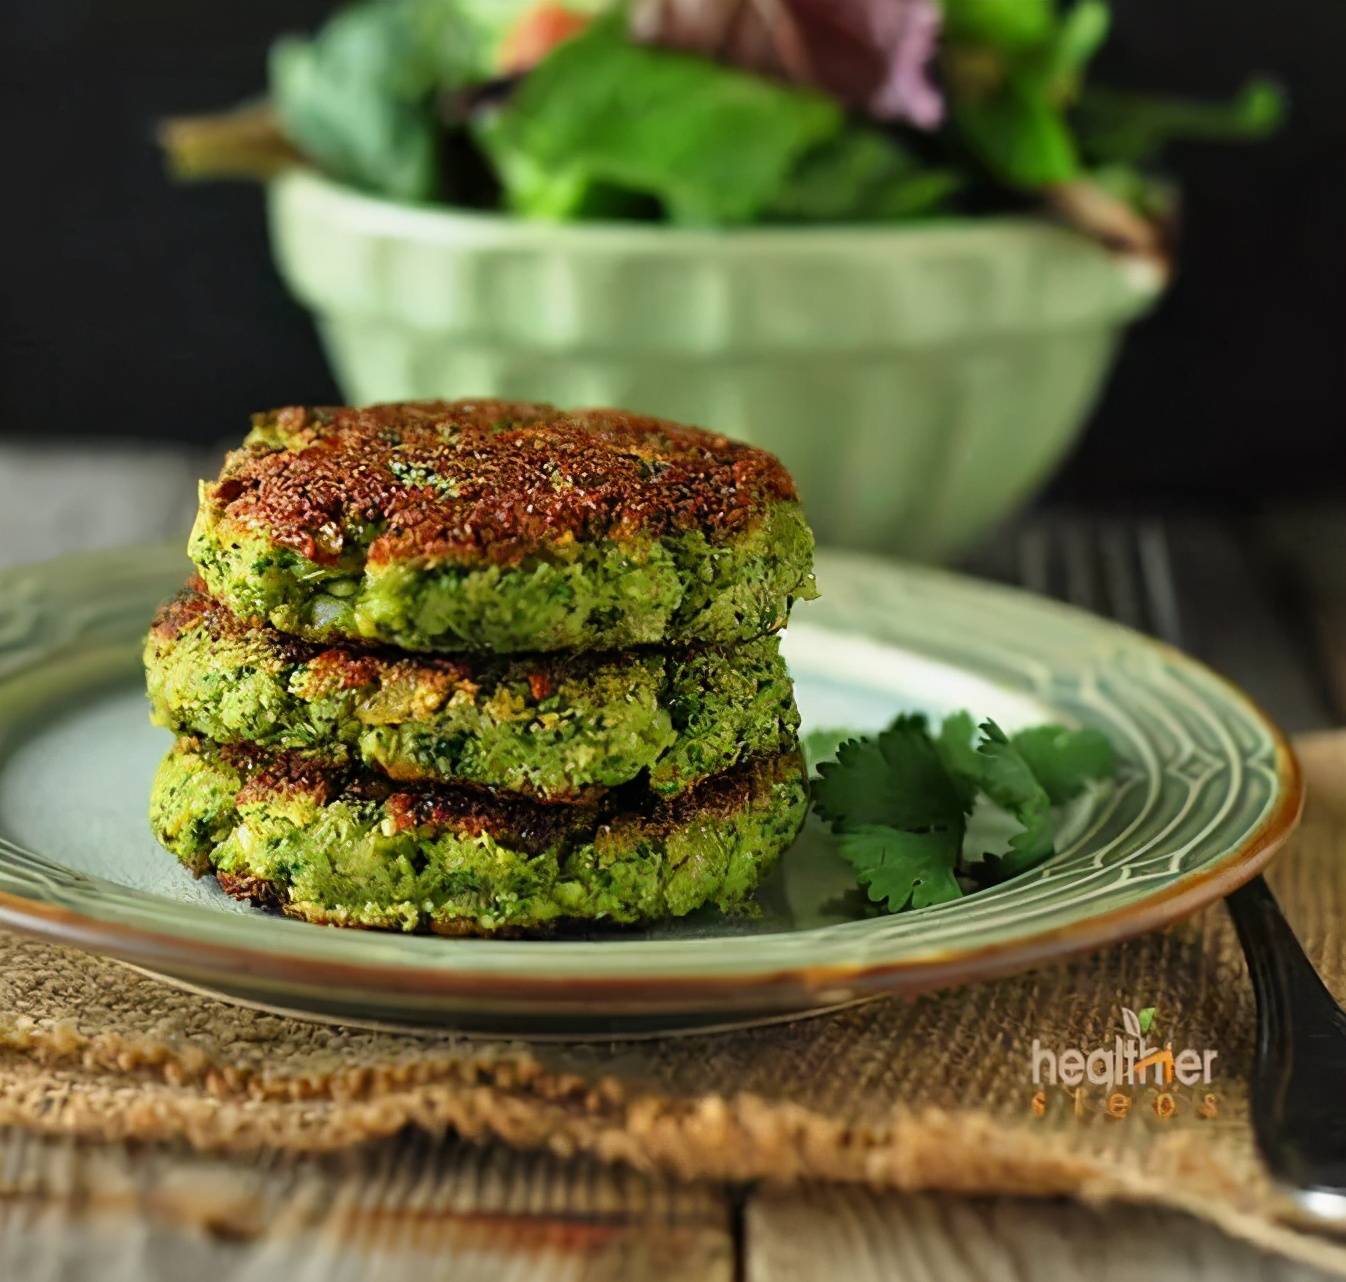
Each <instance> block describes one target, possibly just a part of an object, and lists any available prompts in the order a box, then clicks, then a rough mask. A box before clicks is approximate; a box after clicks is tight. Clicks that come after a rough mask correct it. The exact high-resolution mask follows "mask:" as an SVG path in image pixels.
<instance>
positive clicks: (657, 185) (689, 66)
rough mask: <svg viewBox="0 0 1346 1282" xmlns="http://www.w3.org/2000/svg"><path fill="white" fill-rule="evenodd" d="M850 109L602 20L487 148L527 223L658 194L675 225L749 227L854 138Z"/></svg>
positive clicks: (532, 80) (482, 128)
mask: <svg viewBox="0 0 1346 1282" xmlns="http://www.w3.org/2000/svg"><path fill="white" fill-rule="evenodd" d="M842 123H843V114H842V111H841V108H840V107H839V106H838V105H837V103H836V102H834V101H833V100H831V99H829V98H825V97H823V96H822V95H821V94H818V93H813V92H811V91H807V90H802V89H794V88H789V87H786V86H783V85H779V84H776V83H774V82H772V81H769V80H766V79H763V78H761V77H758V76H754V75H750V74H749V73H747V72H743V71H737V70H734V69H732V68H729V67H723V66H720V65H718V64H716V63H713V62H709V61H707V60H705V59H702V58H697V57H692V56H689V55H684V54H679V53H674V52H671V51H669V50H664V49H651V48H647V47H645V46H643V45H639V44H634V43H632V42H631V41H630V40H628V39H627V38H626V35H625V33H624V31H623V30H622V28H621V26H620V24H619V23H618V22H616V21H614V20H610V19H604V20H598V21H595V22H593V23H592V24H591V25H590V26H589V28H588V29H587V30H586V31H585V32H584V33H583V34H582V35H580V36H577V37H575V38H574V39H572V40H568V41H566V42H565V43H564V44H561V45H559V46H558V47H557V48H555V49H554V50H552V52H551V53H550V54H548V55H547V57H546V58H544V59H543V60H542V62H541V63H539V64H538V66H537V67H535V68H534V69H533V71H532V72H531V73H530V74H529V75H528V76H527V77H526V78H525V79H524V81H523V83H522V84H520V85H519V87H518V89H517V90H516V92H515V93H514V94H513V96H512V97H511V98H510V100H509V101H508V102H507V103H506V104H505V105H504V106H503V107H501V108H499V109H498V111H497V112H496V114H495V115H494V117H493V118H490V119H488V120H485V121H483V122H482V123H481V124H480V125H479V126H478V139H479V141H480V143H481V145H482V147H483V148H484V149H485V150H486V152H487V154H488V155H489V156H490V157H491V159H492V161H493V162H494V164H495V166H496V169H497V171H498V172H499V174H500V177H501V179H502V181H503V183H504V187H505V194H506V198H507V199H508V201H509V203H510V205H511V206H512V207H513V208H514V209H515V210H516V211H518V212H519V213H523V214H527V215H532V216H537V217H546V218H566V217H570V216H572V214H573V213H574V211H575V210H576V209H577V208H580V207H582V205H583V202H584V201H585V200H586V198H587V197H588V195H589V193H590V192H591V190H592V189H593V188H594V187H595V186H598V187H602V188H611V189H615V190H617V191H626V192H635V193H640V194H643V195H647V196H652V197H655V198H656V199H657V200H658V201H659V203H660V205H661V206H662V208H663V210H664V211H665V213H666V214H667V216H668V218H669V219H670V220H671V221H673V222H675V223H691V224H725V223H745V222H750V221H752V220H753V219H755V218H757V217H759V216H761V215H762V213H763V211H765V210H766V209H767V208H768V207H769V206H770V205H771V203H772V201H773V200H774V199H776V198H777V196H779V195H780V193H781V192H782V190H783V188H784V185H785V181H786V178H787V175H789V174H790V173H791V171H792V170H793V168H794V166H795V164H796V163H797V162H798V161H799V160H800V159H801V158H802V157H803V156H804V155H805V154H806V153H808V152H809V151H810V149H812V148H813V147H815V146H817V145H818V144H820V143H822V142H824V141H825V140H827V139H829V138H832V137H833V136H834V135H836V134H837V133H839V132H840V130H841V127H842Z"/></svg>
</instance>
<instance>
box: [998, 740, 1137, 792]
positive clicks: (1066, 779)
mask: <svg viewBox="0 0 1346 1282" xmlns="http://www.w3.org/2000/svg"><path fill="white" fill-rule="evenodd" d="M1011 742H1012V743H1013V744H1014V746H1015V748H1016V749H1018V752H1019V755H1020V756H1022V757H1023V759H1024V760H1025V761H1026V762H1027V763H1028V768H1029V769H1030V770H1031V771H1032V772H1033V774H1034V775H1035V776H1036V777H1037V780H1038V782H1039V783H1040V784H1041V785H1042V786H1043V788H1045V789H1046V791H1047V795H1048V796H1049V797H1050V798H1051V800H1052V804H1053V805H1056V806H1059V805H1061V804H1062V803H1064V802H1067V801H1069V800H1070V799H1071V798H1072V797H1077V796H1079V794H1080V793H1081V792H1082V791H1083V790H1084V785H1085V784H1086V783H1087V782H1088V781H1089V780H1090V779H1104V778H1106V777H1107V776H1108V775H1110V774H1111V773H1112V771H1113V769H1114V767H1115V764H1116V763H1115V760H1114V756H1113V751H1112V744H1111V743H1109V742H1108V739H1107V736H1106V735H1104V734H1101V733H1100V732H1099V731H1097V730H1067V729H1066V728H1065V727H1064V726H1033V727H1032V728H1031V729H1029V730H1020V731H1019V733H1018V734H1016V735H1015V736H1014V738H1013V739H1012V740H1011Z"/></svg>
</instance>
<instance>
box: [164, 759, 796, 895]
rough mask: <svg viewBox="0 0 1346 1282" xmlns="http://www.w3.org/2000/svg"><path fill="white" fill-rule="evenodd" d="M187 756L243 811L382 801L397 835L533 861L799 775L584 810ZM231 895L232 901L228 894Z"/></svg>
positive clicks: (787, 768)
mask: <svg viewBox="0 0 1346 1282" xmlns="http://www.w3.org/2000/svg"><path fill="white" fill-rule="evenodd" d="M179 747H180V749H182V750H187V751H197V752H199V751H213V752H215V753H217V754H218V756H219V758H220V760H221V761H223V762H224V763H225V764H227V765H229V766H231V767H232V768H233V769H234V770H236V771H237V772H238V773H239V775H240V776H241V777H242V779H243V785H242V787H241V788H240V790H239V792H238V796H237V803H238V804H239V805H248V804H249V803H265V802H266V801H268V800H270V799H280V798H284V797H288V796H295V795H307V796H309V797H311V798H312V799H313V801H314V802H315V803H316V804H318V805H323V806H325V805H330V804H332V803H333V802H336V801H339V800H346V801H351V802H370V801H372V802H377V803H380V804H382V806H383V808H384V813H385V815H386V816H387V817H388V818H389V819H390V820H391V821H392V823H393V824H394V826H395V828H396V830H397V831H405V830H409V829H422V830H425V831H427V832H433V831H435V830H437V829H438V830H446V831H452V832H455V833H459V834H466V835H470V836H480V835H489V836H491V837H493V838H495V839H496V840H498V841H501V842H505V843H508V844H509V845H511V846H514V847H516V848H518V849H521V850H524V851H527V852H529V853H532V854H537V853H541V852H542V851H544V850H547V849H549V848H552V847H554V846H557V845H562V846H565V845H570V844H573V843H577V842H580V841H584V840H588V839H590V838H592V837H593V835H594V833H595V832H596V831H597V830H598V829H600V828H602V827H607V826H622V825H626V824H632V823H634V824H638V825H639V827H640V829H641V830H642V832H643V833H645V834H646V835H647V836H650V837H657V836H659V835H662V834H666V833H670V832H673V831H676V830H677V829H679V828H683V827H686V826H687V825H688V824H691V823H692V822H694V821H696V820H706V819H716V818H723V817H727V816H731V815H734V814H737V813H739V812H741V811H743V810H746V809H747V808H748V807H749V806H750V805H751V804H752V803H753V801H754V800H756V799H759V798H762V797H764V796H765V795H766V794H768V793H769V791H770V788H771V785H772V783H773V782H775V781H777V780H780V779H783V778H785V777H786V776H787V775H789V774H791V773H794V774H798V773H800V771H801V770H802V764H801V758H800V756H799V753H798V752H788V753H783V754H781V755H779V756H776V757H765V758H757V759H754V760H751V761H747V762H744V763H742V764H740V765H738V766H736V767H735V768H734V769H733V770H726V771H724V772H722V773H721V774H718V775H713V776H711V778H709V779H705V780H703V781H702V782H701V783H699V784H697V785H696V786H695V787H694V788H690V789H688V790H687V791H686V792H684V793H682V794H680V795H679V796H677V797H671V798H661V797H656V796H655V795H654V794H652V793H650V792H649V791H648V790H647V789H645V788H644V787H642V786H639V785H630V786H627V787H623V788H616V789H613V790H612V791H610V792H608V793H606V794H604V795H603V796H602V797H601V798H599V799H597V800H592V801H587V802H585V803H581V804H554V803H548V802H542V801H535V800H533V799H531V798H528V797H525V796H522V795H520V794H517V793H505V792H494V791H491V790H489V789H486V788H475V787H470V786H463V785H457V784H435V783H415V784H409V783H400V782H397V781H395V780H392V779H388V778H385V777H384V776H382V775H376V774H372V773H370V772H369V771H366V770H362V769H359V768H357V767H341V766H332V765H327V764H322V763H319V762H316V761H314V760H312V759H311V758H308V757H304V756H302V755H301V754H299V753H296V752H265V751H262V750H261V749H257V748H253V747H250V746H248V745H246V744H236V745H217V746H213V747H212V746H208V745H206V744H205V743H204V742H203V741H201V740H199V739H192V738H190V737H184V738H182V739H180V740H179ZM231 893H232V892H231Z"/></svg>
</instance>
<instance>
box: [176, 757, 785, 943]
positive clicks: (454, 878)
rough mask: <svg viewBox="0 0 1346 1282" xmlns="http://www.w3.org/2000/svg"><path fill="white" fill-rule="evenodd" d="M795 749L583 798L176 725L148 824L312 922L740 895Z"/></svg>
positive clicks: (626, 905)
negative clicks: (398, 778)
mask: <svg viewBox="0 0 1346 1282" xmlns="http://www.w3.org/2000/svg"><path fill="white" fill-rule="evenodd" d="M807 804H808V791H807V785H806V781H805V779H804V776H803V767H802V762H801V759H800V756H799V753H798V752H791V753H784V754H781V755H779V756H776V757H771V758H761V759H758V760H756V761H754V762H750V763H747V764H745V765H743V766H741V767H738V768H737V769H735V770H733V771H728V772H725V773H724V774H722V775H719V776H717V777H715V778H714V779H713V780H709V781H707V782H706V783H704V784H702V785H701V786H699V787H698V788H696V789H695V790H693V792H692V793H690V794H685V795H684V796H682V797H680V798H678V799H677V800H676V801H672V802H667V801H659V800H657V799H655V798H653V797H652V796H651V795H650V794H649V793H648V792H646V791H643V790H639V789H628V790H624V791H623V792H622V793H621V794H620V795H619V794H618V793H616V792H614V793H611V794H609V795H608V796H607V797H605V798H604V799H603V800H602V801H601V802H599V803H597V804H594V805H592V806H589V807H577V806H548V805H545V804H542V803H539V802H530V801H522V800H517V799H510V798H508V797H502V796H493V795H491V794H488V793H483V792H477V791H474V790H471V789H464V788H459V787H447V786H423V787H407V786H405V785H397V784H394V783H392V782H391V781H388V780H385V779H382V778H378V777H371V776H369V775H368V774H365V773H363V772H361V771H358V770H351V769H345V770H342V769H332V768H327V769H321V768H315V767H314V766H313V765H312V763H311V762H309V761H307V760H301V759H296V758H295V757H294V756H293V755H287V754H265V755H263V754H259V753H256V752H247V751H244V750H238V749H219V748H217V747H215V746H214V745H212V744H210V743H208V742H205V741H202V740H193V739H186V738H183V739H179V740H178V742H177V744H176V746H175V747H174V749H173V750H172V751H171V752H170V753H169V754H168V756H167V757H166V758H165V759H164V761H163V762H162V763H161V765H160V767H159V773H158V775H157V776H156V779H155V785H154V788H153V791H152V794H151V801H150V821H151V825H152V827H153V829H154V832H155V834H156V836H158V838H159V840H160V841H161V842H162V843H163V844H164V845H165V846H167V847H168V848H169V849H170V850H172V851H173V852H174V853H175V854H176V855H177V856H178V857H179V859H181V860H182V861H183V863H184V864H186V866H187V867H188V868H189V869H191V870H192V871H193V872H195V873H197V874H198V875H202V874H206V873H213V874H214V875H215V876H216V878H217V879H218V880H219V882H220V885H221V886H222V887H223V888H224V889H225V890H226V891H228V892H229V893H230V894H232V895H236V896H238V897H239V898H245V899H249V900H252V901H253V902H254V903H258V904H261V905H264V906H267V907H273V908H279V909H280V910H281V911H282V912H285V913H287V914H289V915H292V916H296V917H301V918H303V919H305V920H307V921H310V922H316V923H322V924H325V925H336V926H365V927H376V928H380V929H395V930H431V931H439V932H444V933H452V934H463V933H483V934H498V933H506V932H516V931H521V932H528V933H536V932H538V931H544V932H545V931H550V930H552V929H555V928H556V927H557V926H559V925H562V924H565V923H575V922H610V923H629V922H636V921H651V920H655V919H657V918H660V917H678V916H682V915H684V914H686V913H689V912H692V911H694V910H695V909H697V908H700V907H702V906H704V905H706V904H711V903H713V904H715V905H716V906H717V907H719V908H720V909H721V910H722V911H738V910H740V909H742V908H744V907H745V906H746V905H747V904H748V903H749V901H750V899H751V896H752V894H753V892H754V891H755V890H756V888H757V886H758V884H759V882H760V881H761V878H762V876H763V875H764V874H765V872H766V871H767V870H768V869H769V868H770V867H771V866H772V864H773V863H774V862H775V860H776V859H777V858H778V856H779V855H780V854H781V852H782V851H783V850H784V849H785V848H786V847H787V846H788V845H789V844H790V843H791V841H793V840H794V838H795V836H796V835H797V833H798V831H799V827H800V824H801V823H802V822H803V819H804V814H805V811H806V809H807Z"/></svg>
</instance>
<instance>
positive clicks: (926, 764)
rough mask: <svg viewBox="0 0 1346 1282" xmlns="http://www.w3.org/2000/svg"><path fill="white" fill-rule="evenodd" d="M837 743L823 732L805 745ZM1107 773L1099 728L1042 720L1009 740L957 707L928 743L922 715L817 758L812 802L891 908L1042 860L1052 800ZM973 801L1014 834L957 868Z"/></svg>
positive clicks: (916, 904) (859, 876)
mask: <svg viewBox="0 0 1346 1282" xmlns="http://www.w3.org/2000/svg"><path fill="white" fill-rule="evenodd" d="M835 739H836V732H829V737H828V741H827V743H826V744H824V743H822V742H819V743H818V744H816V745H814V750H815V751H817V750H818V749H821V748H822V747H830V746H831V745H832V744H833V743H835ZM1112 769H1113V755H1112V748H1111V745H1110V744H1109V743H1108V741H1107V740H1106V739H1105V738H1104V737H1103V736H1102V735H1100V734H1099V733H1098V732H1097V731H1093V730H1068V729H1066V728H1064V727H1062V726H1053V725H1046V726H1035V727H1033V728H1031V729H1028V730H1022V731H1020V732H1019V733H1018V734H1016V735H1014V736H1013V738H1011V737H1009V736H1008V735H1006V734H1005V732H1004V731H1003V730H1001V729H1000V727H999V726H998V725H996V723H995V722H994V721H985V722H983V723H982V724H981V726H980V727H978V726H977V725H976V723H975V722H974V721H973V719H972V717H971V716H970V715H969V714H968V713H966V712H958V713H954V714H953V715H952V716H949V717H947V718H945V720H944V722H943V724H942V725H941V726H940V729H939V733H938V734H937V735H935V736H932V735H931V733H930V729H929V727H928V725H927V723H926V721H925V718H924V717H920V716H913V715H907V716H901V717H898V718H897V720H895V721H894V722H893V724H892V725H890V726H889V727H888V729H886V730H884V731H882V732H881V733H879V734H877V735H873V736H867V737H864V736H862V737H858V738H851V739H848V740H846V741H845V742H844V743H842V744H841V745H840V747H838V748H837V749H836V760H835V761H822V762H821V764H819V765H818V778H817V779H816V781H815V782H814V785H813V806H814V809H815V810H816V811H817V813H818V814H819V816H820V817H821V818H823V819H824V820H826V821H827V822H828V823H829V824H830V825H831V827H832V830H833V831H834V832H835V833H836V834H837V836H838V839H839V841H838V845H839V849H840V852H841V855H842V857H843V858H845V859H846V860H847V861H848V862H849V863H850V864H851V866H852V867H853V868H854V869H855V874H856V880H857V881H858V882H859V883H860V885H861V886H863V887H864V888H865V889H866V891H867V892H868V893H869V896H870V898H871V899H873V900H874V901H875V902H882V903H884V904H886V906H887V908H888V911H889V912H900V911H902V910H903V909H904V908H908V907H913V908H923V907H927V906H928V905H930V904H936V903H944V902H946V901H948V900H950V899H956V898H957V897H958V896H959V895H961V894H962V893H963V891H962V884H961V883H960V880H959V878H960V875H961V876H962V877H964V878H966V879H968V880H969V881H971V882H973V883H982V884H986V883H992V882H998V881H1003V880H1005V879H1006V878H1009V877H1015V876H1018V875H1019V874H1020V873H1023V872H1027V871H1028V870H1029V869H1030V868H1034V867H1036V866H1037V865H1038V864H1040V863H1042V862H1043V860H1045V859H1047V858H1048V857H1049V856H1050V855H1051V854H1052V853H1053V850H1054V848H1055V845H1054V843H1055V833H1054V826H1053V820H1052V806H1053V804H1059V803H1061V802H1064V801H1068V800H1069V799H1070V798H1071V797H1074V796H1076V795H1078V793H1079V792H1080V791H1081V790H1082V789H1083V788H1084V787H1085V785H1086V783H1087V782H1088V781H1089V780H1091V779H1098V778H1102V777H1104V776H1106V775H1108V774H1110V773H1111V772H1112ZM979 797H984V798H985V799H986V801H987V802H989V803H990V804H991V805H993V806H995V807H997V808H998V809H1000V810H1001V811H1003V812H1004V813H1006V814H1007V815H1009V816H1010V817H1011V818H1012V819H1014V820H1015V821H1017V823H1018V831H1017V832H1015V833H1014V835H1013V836H1012V837H1011V838H1010V840H1009V843H1008V848H1007V849H1006V850H1004V851H1001V852H985V853H983V854H982V857H981V858H980V860H977V861H975V862H972V863H965V862H964V856H963V847H964V841H965V837H966V835H967V817H968V815H969V814H970V813H971V812H972V810H973V808H974V806H975V805H976V804H977V799H978V798H979Z"/></svg>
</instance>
